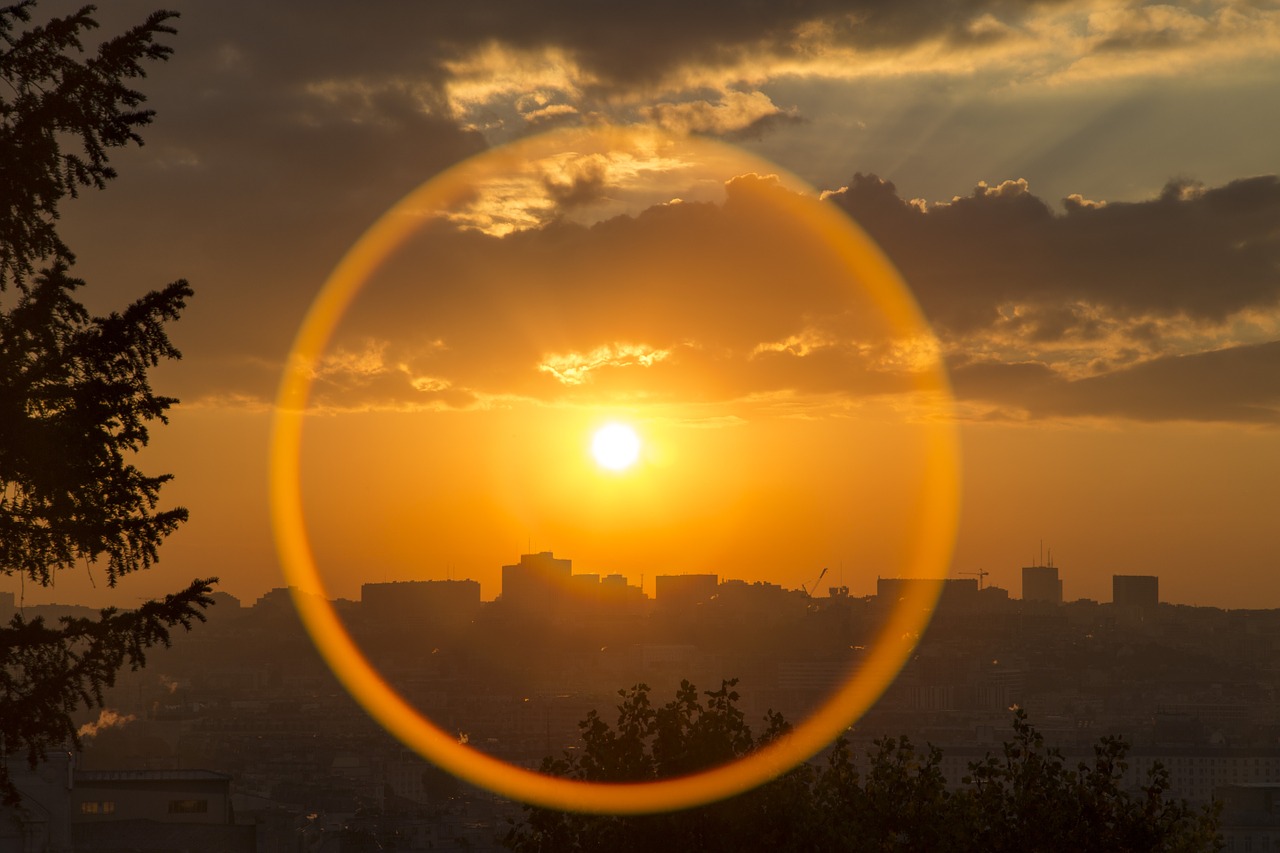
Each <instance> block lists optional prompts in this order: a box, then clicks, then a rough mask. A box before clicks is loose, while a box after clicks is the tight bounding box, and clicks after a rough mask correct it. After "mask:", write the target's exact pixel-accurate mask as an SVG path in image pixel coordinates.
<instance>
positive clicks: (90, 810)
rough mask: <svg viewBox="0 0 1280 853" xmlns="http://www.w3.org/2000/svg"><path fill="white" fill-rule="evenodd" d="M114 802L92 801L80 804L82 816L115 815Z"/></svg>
mask: <svg viewBox="0 0 1280 853" xmlns="http://www.w3.org/2000/svg"><path fill="white" fill-rule="evenodd" d="M115 810H116V804H115V801H114V800H90V801H87V802H83V803H81V804H80V814H114V813H115Z"/></svg>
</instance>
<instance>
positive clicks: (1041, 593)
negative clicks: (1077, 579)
mask: <svg viewBox="0 0 1280 853" xmlns="http://www.w3.org/2000/svg"><path fill="white" fill-rule="evenodd" d="M1022 600H1023V601H1045V602H1048V603H1050V604H1061V603H1062V581H1061V580H1060V579H1059V578H1058V567H1057V566H1023V567H1022Z"/></svg>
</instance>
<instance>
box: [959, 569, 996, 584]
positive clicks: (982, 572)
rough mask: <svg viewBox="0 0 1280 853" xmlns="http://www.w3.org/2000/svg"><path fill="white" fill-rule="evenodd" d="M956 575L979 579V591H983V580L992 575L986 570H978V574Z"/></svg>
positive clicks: (964, 573) (962, 573)
mask: <svg viewBox="0 0 1280 853" xmlns="http://www.w3.org/2000/svg"><path fill="white" fill-rule="evenodd" d="M956 574H958V575H970V576H971V577H976V578H977V579H978V589H982V579H983V578H985V577H986V576H987V575H989V574H991V572H989V571H987V570H986V569H978V570H977V571H976V572H956Z"/></svg>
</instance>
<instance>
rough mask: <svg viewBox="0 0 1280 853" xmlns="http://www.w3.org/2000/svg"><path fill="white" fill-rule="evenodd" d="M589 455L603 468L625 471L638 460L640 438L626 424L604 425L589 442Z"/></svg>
mask: <svg viewBox="0 0 1280 853" xmlns="http://www.w3.org/2000/svg"><path fill="white" fill-rule="evenodd" d="M591 455H592V456H594V457H595V460H596V462H597V463H599V464H600V465H601V466H602V467H604V468H608V469H609V470H611V471H623V470H626V469H627V468H630V467H631V466H632V465H634V464H635V463H636V460H637V459H639V458H640V437H639V436H638V435H636V431H635V430H633V429H632V428H631V427H629V426H627V425H626V424H606V425H605V426H602V427H601V428H600V429H598V430H596V434H595V438H593V439H592V440H591Z"/></svg>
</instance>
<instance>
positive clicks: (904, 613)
mask: <svg viewBox="0 0 1280 853" xmlns="http://www.w3.org/2000/svg"><path fill="white" fill-rule="evenodd" d="M615 154H616V155H618V156H617V157H615V161H616V162H619V163H621V164H622V165H623V166H626V165H627V164H628V163H630V164H633V165H634V164H635V163H639V162H642V161H644V162H664V163H674V164H676V165H677V166H679V165H680V164H683V163H694V162H702V163H704V164H712V165H714V166H715V167H716V168H720V169H726V170H728V171H726V172H723V173H722V174H721V176H720V180H721V181H722V182H723V181H726V180H729V179H731V178H733V177H734V176H735V175H742V174H746V173H748V172H754V173H755V174H757V175H770V174H773V173H777V172H778V170H777V168H776V167H774V166H772V165H771V164H769V163H767V162H765V161H762V160H759V159H758V158H753V157H750V156H748V155H746V154H744V153H743V152H740V151H738V150H736V149H733V148H731V147H729V146H726V145H722V144H719V143H712V142H709V141H706V140H698V139H686V138H673V137H670V136H668V135H666V134H663V133H660V132H658V131H655V130H651V129H638V128H627V129H619V128H608V127H606V128H594V129H571V130H563V131H557V132H553V133H549V134H546V135H543V136H539V137H530V138H527V139H524V140H520V141H518V142H516V143H512V144H511V145H509V146H506V147H504V148H499V149H494V150H491V151H488V152H485V153H484V154H481V155H478V156H477V157H475V158H473V159H472V160H469V161H466V162H464V163H462V164H459V165H458V166H456V167H454V168H452V169H450V170H449V171H447V172H445V173H443V174H441V175H439V176H437V177H435V178H433V179H432V180H430V181H428V182H427V183H425V184H424V185H423V186H421V187H419V188H418V189H417V190H415V191H414V192H413V193H411V194H409V195H408V196H406V197H405V199H403V200H402V201H401V202H400V203H399V204H397V205H396V206H395V207H394V208H393V209H392V210H390V211H388V212H387V213H386V214H384V215H383V216H382V217H381V218H380V219H379V220H378V221H377V222H376V223H374V224H373V225H372V226H371V227H370V228H369V230H368V231H367V232H366V233H365V234H364V235H362V236H361V238H360V239H359V240H358V241H357V242H356V244H355V245H354V246H353V247H352V248H351V249H350V250H349V251H348V252H347V254H346V255H345V257H344V258H343V259H342V260H341V261H340V262H339V264H338V266H337V267H336V268H335V269H334V271H333V273H332V274H331V275H330V277H329V279H328V280H327V281H326V283H325V284H324V286H323V288H322V289H321V290H320V292H319V293H318V294H317V296H316V298H315V300H314V302H313V303H312V305H311V308H310V310H309V312H308V314H307V316H306V317H305V319H304V321H303V323H302V326H301V328H300V329H299V331H298V334H297V337H296V339H295V341H294V345H293V349H292V351H291V353H290V357H289V359H288V361H287V363H286V368H285V370H284V373H283V376H282V379H281V384H280V389H279V393H278V395H277V401H276V408H275V412H274V421H273V424H272V435H271V461H270V499H271V515H272V525H273V530H274V533H275V537H276V542H277V549H278V552H279V555H280V560H281V565H282V568H283V571H284V574H285V577H286V580H287V582H288V584H289V586H290V588H291V590H293V592H294V604H295V607H296V608H297V610H298V612H299V615H300V617H301V619H302V621H303V623H304V625H305V626H306V628H307V630H308V632H309V633H310V635H311V638H312V641H313V642H314V643H315V645H316V647H317V649H318V650H319V651H320V653H321V655H322V656H323V657H324V658H325V660H326V662H327V663H328V664H329V666H330V667H331V668H332V670H333V672H334V673H335V675H336V676H337V677H338V679H339V680H340V681H342V683H343V684H344V686H345V687H346V689H347V690H348V691H350V693H351V694H352V696H353V697H355V699H356V700H357V701H358V702H359V703H360V704H361V705H362V706H363V707H364V708H365V710H366V711H367V712H368V713H369V714H370V715H371V716H372V717H373V718H375V719H376V720H378V721H379V722H380V723H381V724H382V725H383V726H384V727H385V728H386V729H387V730H388V731H390V732H391V733H392V734H393V735H395V736H396V737H397V738H399V739H400V740H401V741H402V742H403V743H405V744H406V745H408V746H409V747H410V748H412V749H414V750H416V751H417V752H418V753H419V754H421V755H422V756H424V757H425V758H427V759H428V760H430V761H432V762H433V763H435V764H436V765H438V766H440V767H442V768H444V769H446V770H448V771H449V772H451V773H453V774H455V775H457V776H459V777H460V778H462V779H464V780H466V781H468V782H470V783H472V784H475V785H479V786H481V787H484V788H487V789H489V790H491V791H493V792H495V793H497V794H499V795H501V796H505V797H508V798H511V799H516V800H521V801H524V802H526V803H530V804H534V805H538V806H543V807H548V808H555V809H562V810H572V811H583V812H595V813H614V814H638V813H648V812H657V811H668V810H676V809H683V808H690V807H693V806H697V805H701V804H705V803H709V802H712V801H715V800H719V799H723V798H726V797H730V796H733V795H735V794H739V793H742V792H744V791H747V790H749V789H751V788H753V787H756V786H758V785H760V784H762V783H764V782H766V781H768V780H769V779H771V778H774V777H776V776H778V775H779V774H781V773H784V772H785V771H787V770H788V769H790V768H791V767H794V766H795V765H797V764H799V763H801V762H802V761H804V760H806V759H807V758H809V757H810V756H812V755H814V754H815V753H817V752H818V751H820V750H821V749H822V748H824V747H825V746H826V745H828V744H829V743H830V742H831V741H832V740H833V739H834V738H835V737H836V736H838V735H840V734H841V733H842V732H844V731H845V730H846V729H847V727H848V726H849V725H850V724H851V723H852V722H853V721H854V720H855V719H857V718H858V717H859V716H861V715H862V714H863V713H864V712H866V710H867V709H868V708H870V706H871V705H872V704H873V703H874V702H875V701H876V700H877V699H878V698H879V697H880V696H881V694H882V693H883V692H884V690H885V689H886V688H887V687H888V686H889V684H890V683H891V682H892V681H893V679H894V677H895V676H896V675H897V673H898V672H899V670H900V669H901V667H902V666H903V665H904V663H905V662H906V661H907V660H908V658H909V657H910V655H911V653H912V651H913V649H914V648H915V644H916V642H917V641H918V639H919V637H920V636H921V634H922V633H923V632H924V629H925V627H926V626H927V624H928V621H929V618H930V616H931V615H932V612H933V608H934V607H935V605H936V603H937V599H938V595H939V594H940V592H941V589H942V583H943V579H944V578H945V577H946V575H947V569H948V566H949V562H950V557H951V549H952V545H953V542H954V537H955V529H956V523H957V518H958V494H959V464H958V457H959V453H958V441H957V436H956V432H955V428H954V425H953V423H952V418H951V396H950V387H949V384H948V381H947V378H946V374H945V370H944V367H943V364H942V360H941V358H933V359H932V360H928V361H927V362H925V363H922V364H917V365H914V366H913V370H912V371H911V372H910V373H909V374H908V375H909V379H908V381H909V383H910V389H909V390H910V391H911V392H912V393H913V394H914V395H915V397H916V398H917V399H919V400H921V401H924V402H923V403H922V404H921V405H920V406H918V407H917V408H915V409H912V410H911V411H912V412H913V414H912V415H911V417H912V426H913V428H915V429H917V430H919V433H920V435H921V436H922V438H921V439H920V441H919V446H918V451H917V452H918V456H917V458H915V459H913V460H911V461H912V462H913V465H914V467H913V468H912V470H913V471H919V472H920V473H919V474H918V475H917V474H912V475H910V476H911V477H912V479H913V480H914V481H916V482H915V490H914V493H913V500H912V503H911V512H912V516H913V517H912V518H911V525H910V535H909V536H907V537H906V538H905V542H904V544H903V546H902V549H903V550H902V555H901V557H900V559H899V564H898V565H896V566H894V567H893V569H894V570H895V571H896V572H897V573H898V574H899V575H900V576H902V577H911V578H917V579H921V580H922V581H925V582H923V583H917V584H912V585H909V586H908V587H907V588H906V590H905V593H904V594H903V595H902V596H901V597H900V598H899V600H898V601H897V602H896V603H895V604H894V605H893V606H892V608H891V609H890V610H889V611H888V613H887V615H886V616H885V617H884V620H883V622H882V624H881V627H880V629H879V632H878V636H877V638H876V640H875V642H874V643H872V644H871V645H870V646H869V647H868V648H867V650H866V653H865V655H864V657H863V658H861V659H860V660H859V661H858V663H857V665H856V666H855V667H853V668H851V670H850V672H849V676H848V678H847V680H846V681H845V683H844V684H843V685H841V686H840V687H839V688H838V689H836V690H835V691H834V693H833V694H832V695H831V696H830V697H829V698H828V699H827V700H826V702H825V704H823V705H821V706H820V707H819V708H818V709H817V710H816V711H815V712H813V713H812V714H811V715H810V716H809V717H807V718H806V719H804V720H802V721H800V722H798V723H797V724H796V726H795V728H794V729H793V730H792V731H791V732H790V733H789V735H787V736H786V737H782V738H779V739H777V740H775V741H774V742H772V743H770V744H769V745H767V746H765V747H763V748H761V749H760V750H758V751H756V752H753V753H751V754H749V755H747V756H745V757H744V758H742V759H740V760H738V761H736V762H732V763H730V764H727V765H723V766H720V767H715V768H712V769H710V770H707V771H704V772H700V773H695V774H692V775H689V776H684V777H680V778H675V779H664V780H659V781H653V782H641V783H626V784H621V783H619V784H599V783H590V782H583V781H576V780H570V779H563V778H557V777H550V776H546V775H543V774H540V773H536V772H533V771H530V770H526V769H524V768H521V767H517V766H515V765H511V764H507V763H506V762H504V761H501V760H499V759H496V758H494V757H492V756H490V755H487V754H485V753H483V752H480V751H478V750H476V749H474V748H472V747H470V746H469V745H467V744H463V743H460V742H459V739H458V738H457V736H456V735H455V734H454V733H452V732H447V731H444V730H442V729H440V728H439V727H438V726H436V725H434V724H433V723H432V722H431V721H430V720H428V719H426V718H425V717H424V716H423V715H422V714H421V713H420V712H419V711H418V710H417V709H416V708H415V707H414V706H413V705H412V704H410V703H409V702H408V701H406V700H405V698H404V697H403V696H401V695H400V694H399V693H398V692H397V691H396V690H395V689H393V688H392V687H391V686H390V685H389V684H387V682H386V681H385V680H384V679H383V678H382V676H381V675H380V674H379V673H378V672H377V670H376V669H375V668H374V667H373V666H372V665H371V664H370V662H369V661H368V659H367V658H366V657H365V655H364V653H363V652H362V651H361V650H360V649H359V648H358V647H357V646H356V644H355V642H354V640H353V639H352V638H351V636H350V634H349V633H348V632H347V630H346V627H345V626H344V625H343V623H342V622H341V620H340V619H339V618H338V616H337V614H336V613H335V611H334V610H333V607H332V605H331V604H330V601H329V599H330V596H329V595H328V594H327V593H326V590H325V585H324V583H323V581H322V579H321V576H320V571H319V569H318V567H317V564H316V559H315V555H314V554H313V552H312V545H311V540H310V537H309V535H308V532H307V524H306V520H305V516H304V512H303V489H302V483H301V474H302V466H301V455H302V446H303V441H302V436H303V427H304V424H305V422H306V420H307V415H308V409H309V405H310V395H311V391H312V384H313V382H314V381H315V377H316V376H317V375H318V373H319V371H318V370H317V365H319V364H321V363H322V359H323V358H324V356H325V353H326V348H327V347H328V345H329V343H330V340H331V338H332V337H333V335H334V332H335V330H336V328H337V327H338V324H339V323H340V322H341V321H342V319H343V316H344V315H345V314H346V312H347V310H348V308H349V307H350V305H351V304H352V302H353V301H354V300H355V299H356V297H357V296H358V295H359V294H360V292H361V290H362V288H363V287H364V286H365V285H366V284H367V283H368V281H369V280H370V278H371V276H373V274H374V273H375V272H376V271H378V269H379V268H380V267H381V266H382V265H383V264H384V263H385V262H386V261H387V259H388V258H389V257H390V256H391V255H392V254H393V253H394V252H395V251H396V250H397V248H398V247H400V246H401V245H402V244H403V243H404V242H405V241H406V240H408V239H409V238H410V237H411V236H412V235H414V234H415V233H416V232H418V231H419V230H420V229H422V228H423V227H424V223H439V222H441V221H453V222H459V223H460V224H461V227H468V226H469V224H470V225H472V227H474V225H473V224H474V223H475V222H481V223H483V222H484V221H486V220H484V218H483V217H485V216H489V217H490V220H488V221H490V222H492V221H493V220H492V214H491V213H489V212H487V211H485V210H482V209H480V208H479V207H478V206H477V203H476V199H477V197H478V196H481V195H483V193H479V192H478V190H477V188H484V187H495V186H500V185H501V179H503V178H504V176H506V175H508V174H516V173H518V172H520V170H521V169H526V168H527V167H528V164H530V163H532V162H539V161H547V160H554V158H557V157H560V158H564V157H570V156H572V157H591V156H603V155H610V156H613V155H615ZM628 158H629V159H628ZM632 172H633V174H634V173H635V170H632ZM787 180H788V181H789V182H790V186H803V184H802V183H801V182H799V181H798V179H795V178H793V177H790V176H787ZM668 198H670V196H668ZM482 200H483V199H482ZM650 203H654V204H656V203H661V202H660V201H650ZM769 203H770V204H774V205H776V206H777V215H778V216H781V217H786V218H787V220H788V221H790V222H792V223H793V224H794V225H795V226H796V227H799V228H803V229H805V230H806V231H807V232H808V233H810V234H811V235H812V236H813V238H814V240H815V241H817V242H818V243H820V244H821V246H822V247H823V251H824V252H826V253H827V254H828V255H829V259H830V262H831V263H832V264H835V265H838V266H839V267H840V268H841V269H843V270H844V271H845V275H846V276H847V280H848V287H849V288H851V289H856V290H857V291H858V292H859V294H860V295H861V297H862V298H863V300H864V301H865V302H867V303H869V304H870V305H872V306H873V307H874V309H875V311H877V312H878V313H879V314H880V315H881V319H882V321H883V323H884V325H885V327H886V328H888V329H889V330H890V331H891V332H892V333H893V335H894V336H895V337H896V338H899V339H904V340H907V339H909V340H913V341H932V340H933V338H932V334H931V332H930V331H929V329H928V326H927V324H926V323H925V321H924V320H923V318H922V316H921V314H920V311H919V309H918V307H917V306H916V303H915V301H914V299H913V298H912V297H911V295H910V293H909V292H908V291H907V289H906V286H905V285H904V284H903V282H902V281H901V279H900V278H899V276H898V274H897V272H896V270H895V269H894V268H893V266H892V265H891V264H890V263H889V262H888V261H887V260H886V259H885V258H884V256H883V255H882V254H881V253H880V252H879V250H878V249H877V248H876V246H875V245H874V244H873V243H872V242H871V241H870V240H869V238H867V237H866V235H865V234H863V233H862V231H861V230H860V229H859V228H857V226H856V225H854V224H853V223H852V222H851V221H850V220H849V219H847V218H846V217H845V216H844V215H843V214H842V213H840V212H839V211H838V210H837V209H836V208H835V207H834V206H832V205H829V204H826V203H824V202H821V201H819V200H818V198H817V197H816V193H812V191H810V193H809V194H808V195H804V194H800V193H791V192H787V193H775V194H773V195H772V196H770V198H769ZM467 205H471V208H469V210H468V212H467V214H466V215H467V216H469V217H471V218H470V219H465V218H462V219H460V218H458V216H456V215H455V213H454V212H456V211H458V210H459V209H461V208H464V207H466V206H467ZM495 209H497V208H495ZM926 350H927V348H926ZM933 351H936V346H935V350H933ZM615 442H616V443H617V444H618V445H620V446H623V447H627V448H632V447H634V450H627V451H626V452H627V453H631V452H636V453H638V450H639V443H638V439H636V440H635V441H634V444H633V440H632V439H631V438H624V439H622V440H619V439H613V438H611V439H609V440H608V442H607V443H609V444H613V443H615ZM612 454H613V451H611V452H610V455H609V458H611V459H621V458H623V456H624V455H625V454H624V453H622V452H621V451H618V455H617V456H614V455H612ZM602 464H603V463H602Z"/></svg>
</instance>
